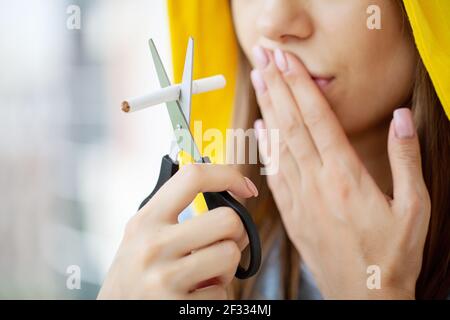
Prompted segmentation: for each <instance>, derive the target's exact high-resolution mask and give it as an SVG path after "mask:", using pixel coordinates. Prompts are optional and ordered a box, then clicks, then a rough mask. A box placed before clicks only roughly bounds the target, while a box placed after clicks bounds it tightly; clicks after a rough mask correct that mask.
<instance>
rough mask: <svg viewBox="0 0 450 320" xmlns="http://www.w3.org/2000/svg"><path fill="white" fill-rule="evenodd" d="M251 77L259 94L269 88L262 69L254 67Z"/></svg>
mask: <svg viewBox="0 0 450 320" xmlns="http://www.w3.org/2000/svg"><path fill="white" fill-rule="evenodd" d="M250 78H251V79H252V83H253V87H254V88H255V91H256V93H257V94H262V93H264V92H265V91H266V90H267V87H266V83H265V82H264V79H263V76H262V74H261V71H259V70H258V69H254V70H253V71H252V72H251V74H250Z"/></svg>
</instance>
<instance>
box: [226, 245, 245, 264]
mask: <svg viewBox="0 0 450 320" xmlns="http://www.w3.org/2000/svg"><path fill="white" fill-rule="evenodd" d="M222 245H223V254H224V257H226V260H228V261H229V262H230V264H231V265H233V266H234V265H237V264H238V263H239V261H240V260H241V250H239V247H238V245H237V243H236V242H234V241H231V240H229V241H224V242H223V244H222Z"/></svg>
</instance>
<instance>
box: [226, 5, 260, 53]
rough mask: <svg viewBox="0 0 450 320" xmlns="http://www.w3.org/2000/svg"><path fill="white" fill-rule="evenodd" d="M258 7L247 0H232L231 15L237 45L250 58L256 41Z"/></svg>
mask: <svg viewBox="0 0 450 320" xmlns="http://www.w3.org/2000/svg"><path fill="white" fill-rule="evenodd" d="M257 12H258V8H256V7H255V5H254V4H253V5H251V4H250V3H249V2H247V1H242V0H233V1H232V15H233V23H234V29H235V32H236V36H237V39H238V42H239V45H240V47H241V49H242V51H243V52H244V53H245V55H246V56H247V57H248V58H249V59H251V57H252V55H251V51H252V48H253V46H254V45H255V44H256V43H257V42H258V33H257V30H256V27H255V25H256V19H257V16H256V13H257Z"/></svg>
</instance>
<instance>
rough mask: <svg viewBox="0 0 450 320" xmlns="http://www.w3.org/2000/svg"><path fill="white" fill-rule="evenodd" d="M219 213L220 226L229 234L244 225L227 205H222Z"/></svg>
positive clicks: (239, 229)
mask: <svg viewBox="0 0 450 320" xmlns="http://www.w3.org/2000/svg"><path fill="white" fill-rule="evenodd" d="M221 215H222V219H221V222H222V228H223V229H224V230H227V233H228V234H229V235H232V234H235V233H237V232H240V231H242V230H243V228H244V226H243V224H242V221H241V219H240V218H239V216H238V215H237V213H236V212H235V211H234V210H233V209H231V208H229V207H223V208H221Z"/></svg>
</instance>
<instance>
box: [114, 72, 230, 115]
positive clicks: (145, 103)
mask: <svg viewBox="0 0 450 320" xmlns="http://www.w3.org/2000/svg"><path fill="white" fill-rule="evenodd" d="M225 84H226V80H225V77H224V76H223V75H216V76H212V77H208V78H202V79H199V80H194V81H192V94H199V93H203V92H208V91H213V90H217V89H222V88H223V87H225ZM180 92H181V84H176V85H172V86H169V87H165V88H161V89H159V90H156V91H154V92H151V93H148V94H145V95H143V96H139V97H135V98H131V99H127V100H125V101H123V102H122V111H123V112H134V111H138V110H142V109H145V108H148V107H151V106H154V105H157V104H161V103H165V102H169V101H176V100H178V99H179V98H180Z"/></svg>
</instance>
